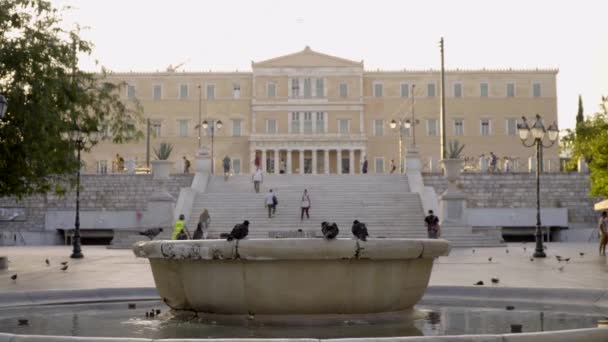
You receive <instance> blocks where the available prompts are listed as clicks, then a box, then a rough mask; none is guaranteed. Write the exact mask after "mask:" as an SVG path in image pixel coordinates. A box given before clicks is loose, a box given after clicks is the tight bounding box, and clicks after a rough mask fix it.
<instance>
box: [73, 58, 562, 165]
mask: <svg viewBox="0 0 608 342" xmlns="http://www.w3.org/2000/svg"><path fill="white" fill-rule="evenodd" d="M556 75H557V70H554V69H550V70H540V69H536V70H511V69H508V70H485V69H481V70H458V69H456V70H448V71H447V72H446V89H445V95H446V122H445V128H446V136H447V140H448V141H450V140H453V139H457V140H459V141H460V142H461V143H464V144H465V145H466V147H465V149H464V151H463V156H464V157H467V159H469V160H471V161H472V162H470V163H469V164H470V165H473V166H475V165H477V164H478V160H479V158H480V156H481V155H485V156H487V155H488V154H489V152H494V153H495V154H496V155H497V156H498V157H500V158H501V160H500V163H499V166H500V167H501V168H504V164H503V161H504V160H506V159H503V157H508V159H509V160H510V168H511V169H512V170H516V171H517V170H521V171H523V170H524V169H526V168H527V167H528V158H529V157H531V156H533V153H534V149H530V148H525V147H523V146H522V144H521V142H520V140H519V138H518V136H517V131H516V126H515V125H516V123H517V122H520V121H519V120H520V118H521V116H522V115H525V116H527V117H528V118H530V119H532V118H533V116H534V115H535V114H540V115H541V116H542V117H543V119H544V122H545V126H548V125H549V124H550V123H552V122H554V121H557V97H556ZM108 77H109V79H110V80H111V81H113V82H123V81H124V82H126V83H127V84H128V86H127V87H125V89H124V91H123V94H122V97H123V98H124V101H130V99H131V98H134V97H136V98H137V99H138V100H139V101H140V103H141V104H142V106H143V108H144V115H145V117H146V118H149V119H150V120H151V123H152V127H153V129H152V131H153V136H152V138H151V147H152V148H154V147H157V146H158V145H159V144H160V142H169V143H171V144H173V146H174V149H173V153H172V155H171V158H170V160H173V161H175V162H176V163H175V168H174V171H175V172H181V171H182V170H183V166H182V165H183V164H182V160H183V157H184V156H186V157H187V159H189V160H190V161H191V162H193V160H194V157H195V154H196V151H197V148H198V145H199V131H198V129H197V128H196V127H197V125H198V123H199V118H200V120H201V121H204V120H206V121H208V122H214V121H217V120H221V122H222V123H223V126H222V127H221V129H216V130H215V131H214V134H213V136H214V139H213V140H214V141H213V145H214V146H213V152H214V161H215V172H216V173H220V172H222V165H221V164H222V163H221V160H222V159H223V157H224V156H226V155H228V156H229V157H230V158H231V159H232V160H233V163H234V165H233V172H235V173H249V172H251V170H252V169H253V168H254V163H255V160H256V159H258V160H259V161H264V160H266V163H264V162H261V163H260V164H261V166H262V167H263V168H265V169H267V171H268V172H275V171H277V172H278V171H279V169H280V170H281V171H283V172H287V173H350V172H351V171H353V172H354V173H359V172H361V166H362V162H363V160H364V159H365V158H367V160H368V172H369V173H385V172H390V163H391V160H394V161H395V164H397V165H398V163H399V160H400V158H399V150H400V148H399V140H400V132H399V129H398V128H396V129H391V127H390V124H389V123H390V122H391V121H392V120H395V121H397V122H398V121H402V122H404V121H405V120H410V122H415V120H417V121H418V122H419V124H418V125H416V126H415V127H414V128H412V127H410V128H409V129H402V130H401V137H402V143H403V147H402V151H403V153H404V154H405V150H406V149H408V148H412V147H413V134H412V133H414V129H415V136H416V148H417V149H418V151H419V152H420V156H421V159H422V162H423V168H424V170H425V171H434V170H438V169H439V168H438V160H439V159H440V158H439V154H440V146H439V145H440V143H439V141H440V139H439V135H440V127H439V125H440V123H439V107H440V96H439V95H440V85H439V79H440V74H439V71H438V70H428V71H409V70H400V71H368V70H365V69H364V64H363V62H362V61H361V62H356V61H351V60H347V59H342V58H338V57H334V56H329V55H326V54H322V53H319V52H316V51H313V50H311V49H310V48H308V47H306V48H305V49H304V50H303V51H300V52H297V53H294V54H290V55H286V56H281V57H278V58H274V59H269V60H266V61H262V62H252V65H251V71H250V72H200V73H194V72H179V71H177V72H176V71H167V72H152V73H143V72H130V73H112V74H110V75H109V76H108ZM199 113H200V115H199ZM414 117H415V118H414ZM144 131H145V129H144ZM201 131H202V133H201V136H200V140H201V145H202V146H210V145H211V134H210V133H211V132H210V130H209V129H207V130H203V129H202V130H201ZM117 153H119V154H120V155H121V156H122V157H123V158H124V159H125V161H126V163H125V164H126V165H128V164H129V162H130V161H132V162H131V164H137V166H138V167H141V166H145V160H146V140H145V139H143V140H141V141H139V142H137V143H129V144H122V145H116V144H112V143H109V142H101V143H100V144H98V145H97V146H96V147H95V148H94V149H93V151H92V152H91V153H90V154H87V155H85V157H84V159H85V163H86V165H87V170H88V171H89V172H93V173H94V172H98V173H104V172H108V173H111V172H115V171H116V170H115V165H114V163H113V161H114V159H115V156H116V154H117ZM338 155H340V156H341V157H342V158H341V159H342V162H341V163H338V162H337V160H338V158H337V156H338ZM256 156H257V157H256ZM150 158H151V159H154V154H153V153H152V149H151V157H150ZM543 158H544V159H545V169H551V168H556V167H558V166H557V165H558V164H557V160H558V149H557V146H553V147H551V148H549V149H545V151H544V156H543ZM192 164H193V165H194V163H192ZM274 165H278V166H279V167H277V168H275V167H274ZM302 165H303V166H304V167H301V166H302ZM327 166H328V167H327ZM339 166H341V167H339Z"/></svg>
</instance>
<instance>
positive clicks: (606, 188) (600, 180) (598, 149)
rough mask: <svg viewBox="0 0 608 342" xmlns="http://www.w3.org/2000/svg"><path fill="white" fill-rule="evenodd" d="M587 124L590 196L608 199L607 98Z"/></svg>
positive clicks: (586, 141) (586, 144) (585, 143)
mask: <svg viewBox="0 0 608 342" xmlns="http://www.w3.org/2000/svg"><path fill="white" fill-rule="evenodd" d="M587 124H588V122H587V120H586V121H585V125H586V126H588V127H586V129H590V132H589V133H588V134H590V135H589V136H587V138H586V139H585V141H584V147H585V148H587V149H588V150H589V153H590V154H591V161H590V163H589V171H590V172H591V194H592V195H595V196H603V197H608V96H606V97H602V103H601V105H600V111H599V112H597V113H596V114H595V115H594V117H593V118H592V119H591V120H590V122H589V124H590V125H587ZM591 129H592V130H591ZM591 134H593V135H591Z"/></svg>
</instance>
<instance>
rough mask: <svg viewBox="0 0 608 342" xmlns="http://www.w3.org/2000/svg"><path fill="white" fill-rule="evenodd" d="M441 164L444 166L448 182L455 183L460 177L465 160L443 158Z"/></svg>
mask: <svg viewBox="0 0 608 342" xmlns="http://www.w3.org/2000/svg"><path fill="white" fill-rule="evenodd" d="M441 164H442V166H443V170H444V172H445V173H444V175H445V177H446V178H447V180H448V182H450V183H453V182H455V181H457V180H458V179H460V174H461V173H462V168H463V167H464V160H462V159H442V160H441Z"/></svg>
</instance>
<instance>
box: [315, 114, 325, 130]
mask: <svg viewBox="0 0 608 342" xmlns="http://www.w3.org/2000/svg"><path fill="white" fill-rule="evenodd" d="M315 132H316V133H325V113H324V112H317V120H316V122H315Z"/></svg>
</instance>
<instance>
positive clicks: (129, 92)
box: [127, 84, 135, 100]
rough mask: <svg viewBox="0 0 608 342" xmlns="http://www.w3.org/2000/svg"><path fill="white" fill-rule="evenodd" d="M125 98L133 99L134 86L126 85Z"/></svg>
mask: <svg viewBox="0 0 608 342" xmlns="http://www.w3.org/2000/svg"><path fill="white" fill-rule="evenodd" d="M127 98H128V99H129V100H132V99H134V98H135V86H134V85H131V84H129V85H127Z"/></svg>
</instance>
